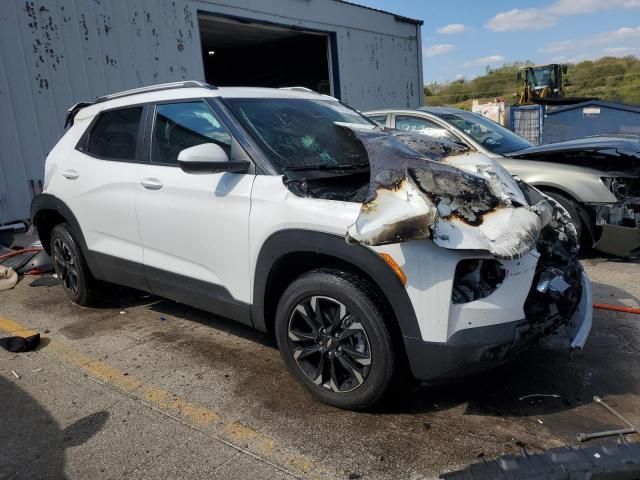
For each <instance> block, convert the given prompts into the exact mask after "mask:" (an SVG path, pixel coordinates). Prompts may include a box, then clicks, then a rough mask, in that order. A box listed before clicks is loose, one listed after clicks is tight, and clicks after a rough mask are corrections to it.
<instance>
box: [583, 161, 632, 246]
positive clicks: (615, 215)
mask: <svg viewBox="0 0 640 480" xmlns="http://www.w3.org/2000/svg"><path fill="white" fill-rule="evenodd" d="M601 180H602V183H604V185H605V186H606V187H607V188H608V189H609V190H610V191H611V193H612V194H613V195H614V196H615V197H616V199H617V200H618V202H619V203H615V204H589V205H588V207H590V208H591V210H592V212H593V215H594V216H595V224H596V227H597V228H598V229H599V230H600V232H599V235H598V240H597V241H596V243H595V244H594V246H593V248H594V249H596V250H598V251H601V252H603V253H608V254H611V255H618V256H621V257H631V256H634V255H638V254H640V176H635V177H634V176H632V175H628V174H622V173H618V174H617V175H616V176H615V177H614V176H611V177H602V178H601Z"/></svg>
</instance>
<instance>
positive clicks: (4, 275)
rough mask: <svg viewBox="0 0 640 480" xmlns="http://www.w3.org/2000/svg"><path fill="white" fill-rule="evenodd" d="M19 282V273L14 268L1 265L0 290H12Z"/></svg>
mask: <svg viewBox="0 0 640 480" xmlns="http://www.w3.org/2000/svg"><path fill="white" fill-rule="evenodd" d="M17 283H18V274H17V273H16V271H15V270H14V269H13V268H8V267H2V266H0V292H4V291H5V290H10V289H12V288H13V287H15V286H16V284H17Z"/></svg>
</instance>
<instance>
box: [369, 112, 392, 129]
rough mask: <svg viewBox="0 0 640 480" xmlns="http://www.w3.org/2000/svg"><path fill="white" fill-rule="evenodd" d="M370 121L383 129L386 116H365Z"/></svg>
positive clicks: (385, 124) (385, 123)
mask: <svg viewBox="0 0 640 480" xmlns="http://www.w3.org/2000/svg"><path fill="white" fill-rule="evenodd" d="M367 116H368V117H369V119H370V120H373V121H374V122H376V123H377V124H378V125H381V126H383V127H386V126H387V116H386V115H367Z"/></svg>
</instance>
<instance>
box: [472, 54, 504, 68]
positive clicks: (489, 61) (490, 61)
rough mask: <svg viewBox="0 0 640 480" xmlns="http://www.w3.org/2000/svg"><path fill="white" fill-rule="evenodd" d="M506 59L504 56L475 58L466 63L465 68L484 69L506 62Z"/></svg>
mask: <svg viewBox="0 0 640 480" xmlns="http://www.w3.org/2000/svg"><path fill="white" fill-rule="evenodd" d="M504 60H505V58H504V57H503V56H502V55H489V56H487V57H480V58H475V59H473V60H469V61H468V62H464V63H463V64H462V66H463V67H484V66H486V65H496V64H499V63H502V62H504Z"/></svg>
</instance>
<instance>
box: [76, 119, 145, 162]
mask: <svg viewBox="0 0 640 480" xmlns="http://www.w3.org/2000/svg"><path fill="white" fill-rule="evenodd" d="M141 117H142V107H131V108H122V109H118V110H109V111H106V112H102V113H100V114H99V117H98V119H97V120H96V121H95V122H94V123H93V125H92V126H90V127H89V131H88V132H87V134H86V138H84V139H83V140H82V141H81V142H80V144H79V147H78V149H79V150H81V151H83V152H85V153H88V154H90V155H93V156H95V157H99V158H104V159H111V160H122V161H134V160H135V159H136V145H137V143H138V131H139V129H140V119H141Z"/></svg>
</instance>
